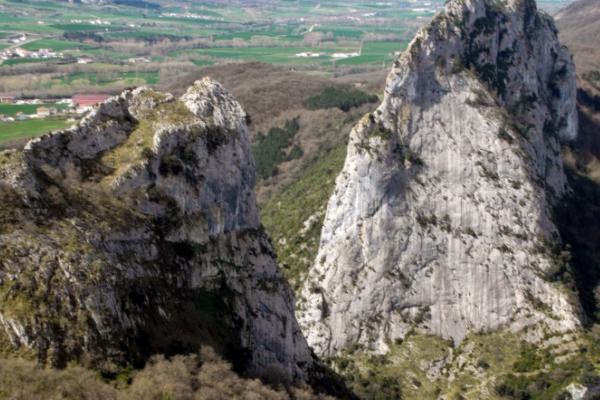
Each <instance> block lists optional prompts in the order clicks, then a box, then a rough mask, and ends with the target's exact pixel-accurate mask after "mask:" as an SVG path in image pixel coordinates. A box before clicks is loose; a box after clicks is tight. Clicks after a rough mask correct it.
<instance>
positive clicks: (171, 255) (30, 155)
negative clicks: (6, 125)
mask: <svg viewBox="0 0 600 400" xmlns="http://www.w3.org/2000/svg"><path fill="white" fill-rule="evenodd" d="M254 180H255V178H254V160H253V158H252V155H251V151H250V142H249V135H248V128H247V126H246V114H245V113H244V111H243V110H242V108H241V107H240V105H239V104H238V103H237V102H236V101H235V100H233V99H232V97H231V96H230V95H229V94H228V93H226V92H225V90H224V89H223V88H222V86H220V85H219V84H218V83H216V82H214V81H211V80H209V79H204V80H202V81H198V82H196V83H195V84H194V85H193V86H192V87H191V88H190V89H189V90H188V91H187V93H185V94H184V95H183V96H182V97H181V98H179V99H176V98H174V97H173V96H171V95H168V94H163V93H158V92H155V91H152V90H150V89H145V88H141V89H136V90H133V91H126V92H124V93H123V94H121V95H120V96H117V97H113V98H111V99H110V100H108V101H107V102H106V103H104V104H102V105H101V106H100V107H99V109H98V110H96V111H95V112H93V113H92V114H91V115H90V116H88V117H87V118H86V119H84V121H83V122H82V123H81V124H80V125H79V126H77V127H74V128H72V129H70V130H67V131H63V132H57V133H53V134H51V135H47V136H45V137H42V138H40V139H37V140H34V141H32V142H30V143H29V144H28V145H27V147H26V148H25V150H24V151H23V152H18V151H10V152H4V153H0V200H1V201H2V204H3V207H2V210H1V211H0V254H1V255H2V257H0V328H1V329H0V350H3V351H8V350H10V351H13V350H12V349H17V350H18V351H20V352H23V353H30V354H33V355H35V356H36V357H37V358H38V359H39V360H40V361H42V362H47V363H51V364H52V365H55V366H63V365H65V364H66V363H67V362H70V361H72V360H78V361H82V362H84V363H86V364H90V365H93V366H95V367H98V368H101V369H104V370H111V369H112V370H114V368H116V367H115V366H125V365H129V364H133V365H140V364H142V363H143V362H144V361H145V360H146V359H147V358H148V357H149V356H150V355H152V354H155V353H163V354H167V355H169V354H176V353H186V352H195V351H197V350H199V348H200V346H201V345H204V344H207V345H211V346H213V347H214V348H216V349H217V350H218V351H220V352H221V353H223V354H224V355H225V356H227V357H228V358H229V359H231V360H233V361H234V365H236V367H237V368H239V369H240V370H243V371H246V372H249V373H250V374H253V375H259V376H263V377H267V378H269V379H275V380H279V381H287V382H290V381H302V380H305V379H307V371H308V370H309V369H310V368H312V363H313V361H312V356H311V354H310V352H309V349H308V347H307V345H306V341H305V339H304V337H303V336H302V333H301V332H300V329H299V326H298V323H297V321H296V319H295V317H294V295H293V292H292V291H291V289H290V288H289V286H288V284H287V282H286V281H285V280H284V279H283V278H282V276H281V275H280V273H279V270H278V267H277V264H276V262H275V256H274V253H273V251H272V248H271V244H270V242H269V240H268V238H267V236H266V234H265V233H264V232H263V231H262V228H261V225H260V221H259V217H258V213H257V208H256V204H255V197H254V193H253V187H254ZM113 365H114V366H113Z"/></svg>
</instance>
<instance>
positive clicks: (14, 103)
mask: <svg viewBox="0 0 600 400" xmlns="http://www.w3.org/2000/svg"><path fill="white" fill-rule="evenodd" d="M109 97H110V96H109V95H103V94H79V95H75V96H73V97H71V98H70V99H59V100H42V99H30V100H23V99H16V98H15V97H13V96H4V95H0V122H15V121H25V120H29V119H46V118H51V117H54V118H62V119H65V118H68V117H75V116H81V115H82V114H85V113H87V112H89V111H91V110H92V109H93V108H94V107H95V106H97V105H98V104H100V103H102V102H103V101H105V100H107V99H108V98H109Z"/></svg>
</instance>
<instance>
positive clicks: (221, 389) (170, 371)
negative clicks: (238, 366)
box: [0, 347, 333, 400]
mask: <svg viewBox="0 0 600 400" xmlns="http://www.w3.org/2000/svg"><path fill="white" fill-rule="evenodd" d="M65 398H66V399H89V400H92V399H102V400H121V399H127V400H137V399H139V400H147V399H178V400H188V399H189V400H193V399H214V400H218V399H257V400H259V399H265V400H286V399H297V400H308V399H321V400H329V399H333V397H329V396H324V395H318V394H315V393H314V392H313V391H312V390H311V389H309V388H299V387H296V388H283V387H270V386H267V385H265V384H264V383H262V382H261V381H260V380H258V379H246V378H242V377H240V376H239V375H237V374H236V373H235V372H234V371H233V370H232V366H231V364H229V363H228V362H227V361H225V360H223V359H222V358H221V357H220V356H218V355H217V353H216V352H215V351H214V350H213V349H212V348H210V347H203V348H202V350H201V351H200V353H199V354H198V355H187V356H183V355H179V356H175V357H172V358H170V359H167V358H165V357H164V356H156V357H154V358H152V359H151V360H150V362H149V363H148V364H147V365H146V367H145V368H144V369H142V370H139V371H135V370H132V369H130V368H125V369H120V370H114V371H113V372H112V374H111V373H108V372H105V373H104V374H100V373H99V372H97V371H92V370H88V369H84V368H81V367H69V368H66V369H64V370H55V369H47V368H42V367H40V366H39V365H38V364H37V363H35V362H33V361H28V360H25V359H15V358H12V359H6V358H5V359H0V399H15V400H16V399H27V400H37V399H40V400H41V399H44V400H48V399H65Z"/></svg>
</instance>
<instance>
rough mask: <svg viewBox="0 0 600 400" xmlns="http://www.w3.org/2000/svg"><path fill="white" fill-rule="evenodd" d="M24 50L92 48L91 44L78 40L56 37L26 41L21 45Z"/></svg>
mask: <svg viewBox="0 0 600 400" xmlns="http://www.w3.org/2000/svg"><path fill="white" fill-rule="evenodd" d="M22 47H23V48H24V49H26V50H30V51H37V50H40V49H52V50H54V51H64V50H71V49H92V48H94V47H93V46H90V45H87V44H83V43H78V42H69V41H66V40H57V39H40V40H36V41H34V42H31V43H27V44H25V45H23V46H22Z"/></svg>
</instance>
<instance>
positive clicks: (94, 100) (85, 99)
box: [71, 94, 110, 108]
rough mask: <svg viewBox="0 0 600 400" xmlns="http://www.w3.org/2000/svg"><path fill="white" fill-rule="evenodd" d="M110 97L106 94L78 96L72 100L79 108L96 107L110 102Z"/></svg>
mask: <svg viewBox="0 0 600 400" xmlns="http://www.w3.org/2000/svg"><path fill="white" fill-rule="evenodd" d="M109 98H110V96H108V95H105V94H78V95H75V96H73V98H72V99H71V100H72V101H73V105H74V106H75V107H77V108H83V107H94V106H97V105H98V104H100V103H102V102H104V101H106V100H108V99H109Z"/></svg>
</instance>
